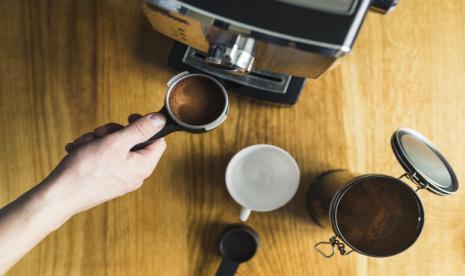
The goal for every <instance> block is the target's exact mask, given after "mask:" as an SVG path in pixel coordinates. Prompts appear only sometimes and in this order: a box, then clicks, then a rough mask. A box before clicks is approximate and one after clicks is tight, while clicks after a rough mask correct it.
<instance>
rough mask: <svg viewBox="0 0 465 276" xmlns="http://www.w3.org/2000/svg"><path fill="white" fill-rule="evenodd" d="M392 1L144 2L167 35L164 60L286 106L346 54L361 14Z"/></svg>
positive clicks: (389, 7) (149, 15)
mask: <svg viewBox="0 0 465 276" xmlns="http://www.w3.org/2000/svg"><path fill="white" fill-rule="evenodd" d="M396 5H397V0H279V1H276V0H247V1H245V0H235V1H226V0H223V1H222V0H182V1H177V0H147V1H146V2H145V4H144V12H145V14H146V16H147V18H148V19H149V21H150V23H151V25H152V26H153V28H154V29H155V30H157V31H159V32H160V33H163V34H164V35H166V36H168V37H170V38H172V39H174V40H176V41H177V43H175V44H174V46H173V49H172V52H171V55H170V58H169V61H168V63H169V65H170V66H172V67H174V68H175V69H177V70H189V71H194V72H195V71H197V72H203V73H207V74H210V75H212V76H214V77H216V78H218V79H219V80H220V81H222V82H223V83H224V84H225V85H226V86H228V87H230V88H232V90H233V91H235V92H237V93H240V94H243V95H246V96H250V97H255V98H258V99H262V100H267V101H272V102H277V103H284V104H293V103H295V102H296V101H297V99H298V96H299V94H300V91H301V89H302V87H303V85H304V83H305V79H306V78H311V79H316V78H318V77H319V76H320V75H321V74H323V73H324V72H325V71H326V70H328V69H329V68H330V67H331V65H333V64H334V62H335V61H336V59H338V58H339V57H342V56H344V55H346V54H348V53H349V52H350V50H351V48H352V46H353V44H354V41H355V39H356V37H357V34H358V32H359V30H360V27H361V25H362V23H363V20H364V18H365V16H366V13H367V12H368V10H369V9H370V8H371V9H372V10H376V11H378V12H381V13H386V12H388V11H390V10H392V9H393V8H394V7H395V6H396Z"/></svg>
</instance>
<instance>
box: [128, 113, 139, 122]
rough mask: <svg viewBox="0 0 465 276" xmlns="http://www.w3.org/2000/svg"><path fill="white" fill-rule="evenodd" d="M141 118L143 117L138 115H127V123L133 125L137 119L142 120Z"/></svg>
mask: <svg viewBox="0 0 465 276" xmlns="http://www.w3.org/2000/svg"><path fill="white" fill-rule="evenodd" d="M142 117H143V116H142V115H140V114H137V113H133V114H131V115H129V117H128V122H129V123H133V122H135V121H137V120H139V119H140V118H142Z"/></svg>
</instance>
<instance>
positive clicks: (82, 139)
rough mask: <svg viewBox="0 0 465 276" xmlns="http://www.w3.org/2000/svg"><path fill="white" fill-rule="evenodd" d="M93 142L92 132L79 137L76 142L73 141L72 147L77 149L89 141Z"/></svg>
mask: <svg viewBox="0 0 465 276" xmlns="http://www.w3.org/2000/svg"><path fill="white" fill-rule="evenodd" d="M93 140H95V136H94V134H93V133H92V132H89V133H86V134H84V135H82V136H81V137H79V138H77V139H76V140H74V141H73V147H74V148H78V147H80V146H82V145H84V144H87V143H89V142H91V141H93Z"/></svg>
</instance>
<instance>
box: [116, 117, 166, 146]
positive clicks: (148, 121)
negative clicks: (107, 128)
mask: <svg viewBox="0 0 465 276" xmlns="http://www.w3.org/2000/svg"><path fill="white" fill-rule="evenodd" d="M165 122H166V119H165V116H163V115H162V114H160V113H151V114H148V115H145V116H144V117H142V118H139V119H137V120H136V121H134V122H132V123H131V124H129V125H128V126H127V127H126V128H124V129H123V130H122V132H121V139H122V140H123V141H124V143H125V144H127V145H128V146H129V147H133V146H134V145H136V144H139V143H142V142H145V141H147V140H149V139H150V138H152V136H154V135H155V134H157V133H158V132H159V131H160V130H161V129H162V128H163V127H164V126H165Z"/></svg>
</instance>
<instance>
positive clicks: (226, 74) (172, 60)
mask: <svg viewBox="0 0 465 276" xmlns="http://www.w3.org/2000/svg"><path fill="white" fill-rule="evenodd" d="M204 58H205V55H204V54H203V53H201V52H198V51H196V50H195V49H193V48H191V47H188V46H186V45H184V44H182V43H179V42H175V43H174V44H173V48H172V49H171V53H170V56H169V60H168V64H169V66H171V67H173V68H174V69H176V70H179V71H185V70H187V71H190V72H201V73H206V74H208V75H211V76H214V77H215V78H217V79H218V80H219V81H220V82H222V83H223V85H224V86H225V87H226V88H229V89H232V90H233V91H234V92H236V93H238V94H241V95H244V96H248V97H253V98H257V99H260V100H265V101H270V102H275V103H281V104H294V103H296V102H297V100H298V98H299V95H300V92H301V90H302V88H303V86H304V84H305V78H300V77H295V76H290V75H285V74H278V73H272V72H267V71H262V70H252V71H251V72H250V73H249V74H247V75H245V76H239V75H236V74H234V73H231V72H230V71H228V70H224V69H222V68H219V67H216V66H213V65H210V64H207V63H205V62H204Z"/></svg>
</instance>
